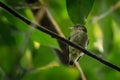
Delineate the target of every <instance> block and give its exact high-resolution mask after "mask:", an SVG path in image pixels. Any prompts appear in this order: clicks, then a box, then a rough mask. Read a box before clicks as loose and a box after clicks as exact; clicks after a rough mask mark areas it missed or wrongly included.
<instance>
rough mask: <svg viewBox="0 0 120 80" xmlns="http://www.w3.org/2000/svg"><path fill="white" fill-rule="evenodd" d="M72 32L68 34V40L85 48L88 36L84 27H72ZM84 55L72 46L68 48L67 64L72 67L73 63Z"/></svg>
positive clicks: (78, 25) (79, 25)
mask: <svg viewBox="0 0 120 80" xmlns="http://www.w3.org/2000/svg"><path fill="white" fill-rule="evenodd" d="M71 29H72V32H71V34H70V37H69V40H70V41H71V42H73V43H75V44H77V45H78V46H80V47H82V48H87V45H88V42H89V40H88V34H87V29H86V27H85V26H83V25H81V24H77V25H75V26H73V27H72V28H71ZM83 54H84V53H83V52H82V51H80V50H78V49H76V48H74V47H72V46H69V64H70V65H74V64H75V62H78V61H79V59H80V57H81V56H82V55H83Z"/></svg>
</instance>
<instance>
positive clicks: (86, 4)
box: [66, 0, 94, 24]
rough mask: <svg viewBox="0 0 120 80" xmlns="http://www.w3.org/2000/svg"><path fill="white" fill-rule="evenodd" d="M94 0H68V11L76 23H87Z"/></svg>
mask: <svg viewBox="0 0 120 80" xmlns="http://www.w3.org/2000/svg"><path fill="white" fill-rule="evenodd" d="M93 3H94V0H67V2H66V5H67V11H68V14H69V16H70V18H71V20H72V21H73V23H74V24H78V23H80V24H85V20H86V18H87V16H88V15H89V13H90V11H91V9H92V6H93Z"/></svg>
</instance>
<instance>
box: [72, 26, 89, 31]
mask: <svg viewBox="0 0 120 80" xmlns="http://www.w3.org/2000/svg"><path fill="white" fill-rule="evenodd" d="M71 29H72V30H83V31H84V32H87V29H86V28H85V26H83V25H80V24H77V25H75V26H73V27H72V28H71Z"/></svg>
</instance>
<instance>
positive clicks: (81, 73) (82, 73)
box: [74, 61, 86, 80]
mask: <svg viewBox="0 0 120 80" xmlns="http://www.w3.org/2000/svg"><path fill="white" fill-rule="evenodd" d="M74 64H75V66H76V67H77V69H78V70H79V71H80V75H81V78H82V80H86V77H85V74H84V72H83V70H82V68H81V66H80V64H79V63H78V62H77V61H74Z"/></svg>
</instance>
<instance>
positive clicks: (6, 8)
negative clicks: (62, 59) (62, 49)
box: [0, 1, 120, 72]
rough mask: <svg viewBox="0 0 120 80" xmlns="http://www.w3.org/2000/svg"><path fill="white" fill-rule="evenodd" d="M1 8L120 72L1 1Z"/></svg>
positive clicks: (118, 69) (118, 68)
mask: <svg viewBox="0 0 120 80" xmlns="http://www.w3.org/2000/svg"><path fill="white" fill-rule="evenodd" d="M0 6H1V7H2V8H4V9H5V10H7V11H8V12H9V13H11V14H12V15H14V16H15V17H17V18H18V19H20V20H22V21H23V22H25V23H26V24H28V25H31V26H32V27H34V28H36V29H38V30H40V31H42V32H44V33H46V34H49V35H51V36H52V37H53V38H56V39H59V40H61V41H62V42H64V43H66V44H68V45H70V46H72V47H74V48H76V49H78V50H81V51H82V52H84V53H85V54H86V55H88V56H90V57H92V58H94V59H96V60H97V61H99V62H101V63H103V64H105V65H106V66H109V67H111V68H113V69H115V70H117V71H119V72H120V67H118V66H116V65H114V64H112V63H110V62H107V61H105V60H103V59H101V58H100V57H98V56H96V55H94V54H93V53H91V52H89V51H87V50H86V49H84V48H82V47H80V46H78V45H77V44H75V43H72V42H70V41H69V40H67V39H65V38H62V37H60V36H59V35H57V34H56V33H54V32H52V31H50V30H48V29H46V28H44V27H42V26H41V25H37V24H35V23H33V22H31V21H29V20H28V19H26V18H24V17H23V16H21V15H20V14H19V13H17V12H16V11H14V10H12V9H11V8H9V7H8V6H7V5H5V4H4V3H3V2H1V1H0Z"/></svg>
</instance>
